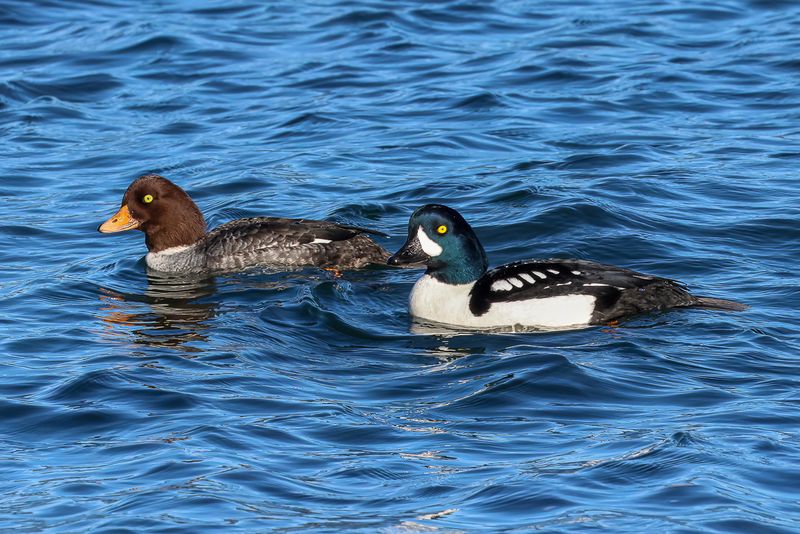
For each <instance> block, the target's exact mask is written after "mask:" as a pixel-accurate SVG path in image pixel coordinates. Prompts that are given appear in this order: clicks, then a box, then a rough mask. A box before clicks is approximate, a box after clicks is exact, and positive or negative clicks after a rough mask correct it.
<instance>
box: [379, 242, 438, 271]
mask: <svg viewBox="0 0 800 534" xmlns="http://www.w3.org/2000/svg"><path fill="white" fill-rule="evenodd" d="M429 259H431V257H430V256H429V255H427V254H426V253H425V251H424V250H422V245H421V244H420V242H419V239H418V238H417V236H413V237H410V238H409V239H408V241H406V244H405V245H403V247H402V248H401V249H400V250H398V251H397V252H395V253H394V254H393V255H392V256H390V257H389V259H388V260H386V263H388V264H389V265H406V264H409V263H425V262H427V261H428V260H429Z"/></svg>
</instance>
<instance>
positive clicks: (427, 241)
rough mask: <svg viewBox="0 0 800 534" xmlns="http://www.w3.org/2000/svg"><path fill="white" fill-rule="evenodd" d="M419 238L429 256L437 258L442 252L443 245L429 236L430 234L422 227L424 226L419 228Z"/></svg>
mask: <svg viewBox="0 0 800 534" xmlns="http://www.w3.org/2000/svg"><path fill="white" fill-rule="evenodd" d="M417 239H419V244H420V246H421V247H422V251H423V252H424V253H425V254H427V255H428V256H430V257H432V258H435V257H436V256H438V255H439V254H441V253H442V247H440V246H439V244H438V243H436V242H435V241H434V240H433V239H431V238H430V237H428V234H426V233H425V230H423V229H422V226H420V227H419V228H418V229H417Z"/></svg>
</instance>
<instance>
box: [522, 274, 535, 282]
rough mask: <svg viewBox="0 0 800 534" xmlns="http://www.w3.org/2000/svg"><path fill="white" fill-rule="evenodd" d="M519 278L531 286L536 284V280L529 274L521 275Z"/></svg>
mask: <svg viewBox="0 0 800 534" xmlns="http://www.w3.org/2000/svg"><path fill="white" fill-rule="evenodd" d="M519 277H520V278H522V279H523V280H525V281H526V282H528V283H529V284H535V283H536V280H535V279H534V278H533V277H532V276H531V275H529V274H528V273H519Z"/></svg>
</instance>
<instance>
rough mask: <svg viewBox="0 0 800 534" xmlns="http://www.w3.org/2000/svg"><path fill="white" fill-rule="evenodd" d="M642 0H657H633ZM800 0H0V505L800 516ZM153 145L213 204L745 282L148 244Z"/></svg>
mask: <svg viewBox="0 0 800 534" xmlns="http://www.w3.org/2000/svg"><path fill="white" fill-rule="evenodd" d="M645 4H646V5H645ZM798 36H800V6H798V5H797V4H796V3H795V2H790V1H770V0H751V1H744V0H716V1H711V2H702V3H698V2H689V1H683V0H654V1H650V2H646V3H636V2H627V1H621V0H617V1H609V0H583V1H578V2H576V1H553V2H534V1H521V0H520V1H499V0H498V1H484V0H481V1H478V0H461V1H437V2H403V1H392V2H388V1H387V2H380V1H374V2H359V1H315V2H270V3H261V2H255V1H252V0H242V1H239V0H226V1H225V2H221V1H220V2H206V3H202V4H197V3H196V2H188V1H185V2H182V1H176V2H167V3H162V2H141V3H128V2H117V1H115V0H95V1H83V2H80V1H69V2H67V1H61V0H49V1H46V2H36V3H33V2H4V3H2V4H0V43H2V46H0V139H2V143H1V144H0V153H1V154H2V157H1V159H0V162H2V168H1V169H0V171H1V172H0V289H1V291H0V312H1V313H0V354H2V358H0V473H2V476H1V477H0V492H2V499H1V500H0V502H1V503H2V504H0V525H2V526H3V528H4V529H8V530H11V529H12V528H13V529H14V530H16V531H20V532H26V531H39V530H47V529H52V530H59V531H69V532H81V531H89V530H91V531H94V532H105V531H109V532H110V531H115V532H120V531H130V532H146V531H152V532H163V531H187V532H218V531H219V530H220V529H221V528H223V527H226V528H228V529H230V530H233V531H241V532H252V531H264V530H268V529H284V530H287V531H293V530H298V529H299V530H316V531H356V530H363V531H370V532H371V531H382V532H423V531H429V530H432V531H442V532H458V531H476V532H477V531H486V530H487V529H493V530H505V531H531V530H538V531H552V532H569V531H583V530H588V529H598V530H600V529H605V530H608V531H614V532H622V531H633V532H642V531H653V532H758V533H765V532H793V531H797V530H798V529H800V500H799V499H798V482H797V481H798V480H799V479H800V438H799V437H798V433H797V429H798V425H800V411H799V409H800V406H798V400H800V397H798V384H799V382H800V369H799V368H798V356H797V355H798V347H800V336H798V333H797V332H798V327H799V326H800V324H798V323H799V322H800V321H798V317H797V311H796V310H797V302H798V297H800V291H799V290H798V288H799V287H800V283H799V282H800V277H799V276H798V274H797V271H798V270H797V257H798V256H797V247H798V242H800V239H798V238H800V230H799V229H798V228H799V227H798V220H800V208H798V206H800V193H798V187H797V183H798V182H797V172H798V163H800V143H799V141H800V127H799V126H798V124H800V83H798V82H800V60H798V53H797V51H798V50H800V37H798ZM145 172H158V173H161V174H163V175H165V176H167V177H169V178H171V179H173V180H174V181H176V182H177V183H179V184H180V185H181V186H183V187H184V188H185V189H187V191H188V192H189V193H190V194H191V195H192V196H193V197H194V198H195V199H196V200H197V202H198V204H199V205H200V207H201V209H202V210H203V211H204V213H205V214H206V217H207V219H208V221H209V223H210V225H211V226H215V225H218V224H221V223H223V222H225V221H227V220H230V219H232V218H236V217H244V216H255V215H281V216H289V217H309V218H327V219H332V220H336V221H341V222H346V223H349V224H358V225H364V226H371V227H374V228H376V229H378V230H382V231H385V232H387V233H389V234H390V235H391V236H392V238H390V239H387V240H384V241H383V242H382V243H383V244H384V245H385V246H386V247H387V248H390V249H392V250H396V249H397V248H398V247H399V246H400V245H401V244H402V242H403V241H404V237H405V235H404V234H405V229H406V224H407V220H408V216H409V214H410V212H411V211H412V210H413V209H414V208H416V207H417V206H419V205H421V204H423V203H427V202H434V201H435V202H443V203H447V204H450V205H452V206H454V207H457V208H458V209H459V210H460V211H461V212H462V213H463V214H464V215H465V217H466V218H467V219H468V220H469V221H471V222H472V223H473V225H474V227H475V228H476V231H477V232H478V234H479V236H480V238H481V239H482V241H483V243H484V245H485V247H486V249H487V251H488V253H489V254H490V257H491V261H492V264H494V265H497V264H500V263H503V262H507V261H512V260H515V259H521V258H527V257H552V256H568V257H578V258H585V259H593V260H596V261H601V262H607V263H613V264H617V265H621V266H625V267H629V268H634V269H639V270H642V271H645V272H648V273H652V274H657V275H660V276H667V277H673V278H677V279H679V280H682V281H683V282H685V283H687V284H688V285H689V286H690V287H691V288H692V290H693V291H695V292H696V293H698V294H707V295H713V296H718V297H725V298H731V299H735V300H740V301H742V302H746V303H748V304H749V305H750V306H751V309H750V310H749V311H747V312H745V313H740V314H730V313H721V312H713V311H701V310H695V311H680V312H670V313H664V314H660V315H649V316H643V317H639V318H636V319H633V320H631V321H628V322H626V323H625V324H623V325H622V326H621V327H618V328H589V329H584V330H576V331H570V332H550V333H538V334H531V333H526V334H520V333H516V334H503V335H489V334H480V333H469V334H465V335H454V333H452V332H450V333H442V332H431V331H426V330H424V329H422V330H420V328H419V327H417V326H415V325H414V324H413V323H412V321H411V320H410V318H409V317H408V314H407V309H406V303H407V296H408V293H409V291H410V289H411V286H412V284H413V283H414V281H415V279H416V277H417V276H418V274H419V273H417V272H412V271H397V270H393V271H389V270H380V269H371V270H365V271H361V272H350V273H346V274H345V275H344V276H343V277H341V278H336V277H334V276H332V275H331V274H330V273H327V272H324V271H318V270H314V269H309V270H304V271H298V272H290V273H276V272H265V271H251V272H247V273H242V274H236V275H229V276H218V277H215V278H203V277H194V278H192V277H182V278H180V277H179V278H175V277H165V276H158V275H155V274H148V273H147V272H146V269H145V266H144V262H143V260H142V256H143V254H144V252H145V248H144V243H143V239H142V236H141V234H139V233H135V232H132V233H129V234H126V235H116V236H101V235H100V234H98V233H97V232H96V227H97V225H98V224H99V223H100V222H101V221H103V220H104V219H105V218H107V217H108V216H109V215H110V214H112V213H113V212H114V211H115V210H116V208H117V207H118V205H119V200H120V198H121V196H122V193H123V192H124V190H125V187H126V186H127V185H128V183H129V182H130V181H131V180H132V179H133V178H135V177H136V176H138V175H140V174H143V173H145Z"/></svg>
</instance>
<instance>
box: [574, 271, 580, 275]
mask: <svg viewBox="0 0 800 534" xmlns="http://www.w3.org/2000/svg"><path fill="white" fill-rule="evenodd" d="M572 274H574V275H575V276H578V275H580V274H581V272H580V271H572Z"/></svg>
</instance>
